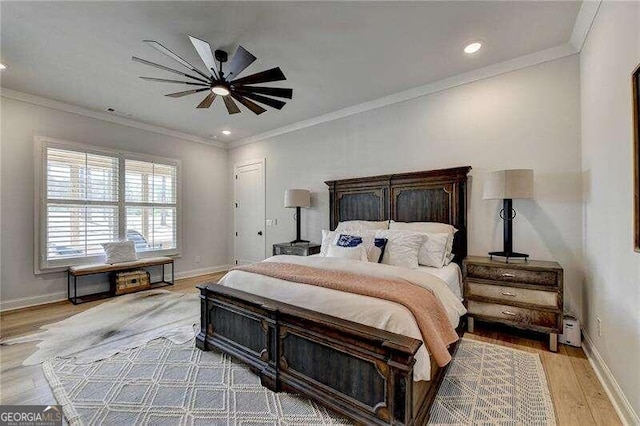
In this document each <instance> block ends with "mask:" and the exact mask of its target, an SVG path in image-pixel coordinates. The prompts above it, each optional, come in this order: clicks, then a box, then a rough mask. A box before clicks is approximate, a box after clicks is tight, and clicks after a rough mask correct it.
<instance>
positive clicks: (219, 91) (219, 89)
mask: <svg viewBox="0 0 640 426" xmlns="http://www.w3.org/2000/svg"><path fill="white" fill-rule="evenodd" d="M211 91H212V92H213V93H215V94H216V95H218V96H229V94H230V93H231V92H230V91H229V89H227V88H226V87H224V86H213V87H212V88H211Z"/></svg>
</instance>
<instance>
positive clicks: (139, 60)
mask: <svg viewBox="0 0 640 426" xmlns="http://www.w3.org/2000/svg"><path fill="white" fill-rule="evenodd" d="M131 60H132V61H135V62H140V63H141V64H145V65H150V66H152V67H156V68H160V69H161V70H165V71H169V72H172V73H174V74H178V75H181V76H184V77H188V78H192V79H194V80H198V81H201V82H203V83H209V81H208V80H205V79H203V78H200V77H196V76H194V75H191V74H187V73H184V72H182V71H178V70H174V69H173V68H169V67H165V66H164V65H160V64H156V63H155V62H151V61H147V60H146V59H142V58H137V57H135V56H132V57H131Z"/></svg>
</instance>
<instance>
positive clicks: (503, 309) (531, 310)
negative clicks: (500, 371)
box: [462, 256, 563, 352]
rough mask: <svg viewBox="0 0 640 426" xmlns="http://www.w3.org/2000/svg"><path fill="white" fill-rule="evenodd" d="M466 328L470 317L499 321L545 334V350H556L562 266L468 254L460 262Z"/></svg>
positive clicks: (560, 309)
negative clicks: (546, 343) (465, 310)
mask: <svg viewBox="0 0 640 426" xmlns="http://www.w3.org/2000/svg"><path fill="white" fill-rule="evenodd" d="M462 270H463V275H464V294H465V298H466V300H467V304H468V305H467V311H468V330H469V332H470V333H473V326H474V319H475V318H477V319H479V320H482V321H489V322H499V323H502V324H507V325H510V326H513V327H518V328H522V329H527V330H534V331H539V332H542V333H548V334H549V350H551V351H552V352H557V351H558V333H562V307H563V301H562V299H563V290H562V289H563V285H562V277H563V271H562V267H561V266H560V265H559V264H558V263H557V262H545V261H537V260H529V261H527V262H518V263H505V262H503V261H499V260H491V259H489V258H488V257H478V256H469V257H467V258H466V259H465V260H464V262H463V264H462Z"/></svg>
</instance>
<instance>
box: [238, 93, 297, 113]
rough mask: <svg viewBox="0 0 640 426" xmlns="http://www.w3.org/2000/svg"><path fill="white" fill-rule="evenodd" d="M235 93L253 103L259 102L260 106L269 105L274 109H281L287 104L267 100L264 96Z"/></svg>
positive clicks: (276, 100) (275, 100)
mask: <svg viewBox="0 0 640 426" xmlns="http://www.w3.org/2000/svg"><path fill="white" fill-rule="evenodd" d="M237 92H238V93H239V94H240V95H242V96H244V97H247V98H249V99H253V100H254V101H257V102H260V103H261V104H265V105H269V106H270V107H272V108H276V109H282V107H283V106H285V105H286V104H287V103H286V102H282V101H280V100H278V99H271V98H267V97H266V96H262V95H257V94H255V93H250V92H244V91H241V90H237Z"/></svg>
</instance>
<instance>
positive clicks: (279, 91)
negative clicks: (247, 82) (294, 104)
mask: <svg viewBox="0 0 640 426" xmlns="http://www.w3.org/2000/svg"><path fill="white" fill-rule="evenodd" d="M235 90H237V91H239V92H243V93H245V92H251V93H262V94H263V95H269V96H277V97H278V98H287V99H292V98H293V89H283V88H281V87H261V86H240V87H238V88H236V89H235Z"/></svg>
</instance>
